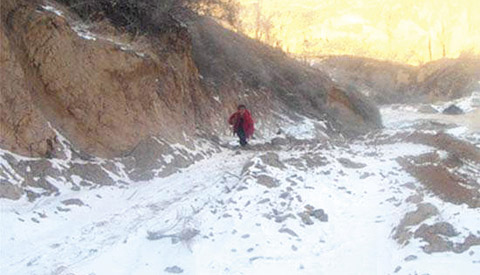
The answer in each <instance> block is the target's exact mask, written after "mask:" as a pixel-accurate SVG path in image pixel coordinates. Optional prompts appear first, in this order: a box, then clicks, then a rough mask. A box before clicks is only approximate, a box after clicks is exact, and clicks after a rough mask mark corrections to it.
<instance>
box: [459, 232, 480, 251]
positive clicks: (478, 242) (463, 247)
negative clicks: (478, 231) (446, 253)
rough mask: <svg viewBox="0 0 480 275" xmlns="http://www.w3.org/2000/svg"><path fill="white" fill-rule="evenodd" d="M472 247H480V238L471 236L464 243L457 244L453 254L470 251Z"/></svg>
mask: <svg viewBox="0 0 480 275" xmlns="http://www.w3.org/2000/svg"><path fill="white" fill-rule="evenodd" d="M472 246H480V237H478V236H475V235H473V234H470V235H468V237H466V238H465V240H464V241H463V243H458V244H455V246H454V247H453V252H455V253H463V252H465V251H467V250H468V249H470V247H472Z"/></svg>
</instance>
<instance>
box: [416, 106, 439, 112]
mask: <svg viewBox="0 0 480 275" xmlns="http://www.w3.org/2000/svg"><path fill="white" fill-rule="evenodd" d="M417 111H418V112H419V113H422V114H437V113H438V110H437V109H435V108H433V107H432V105H422V106H420V107H419V108H418V110H417Z"/></svg>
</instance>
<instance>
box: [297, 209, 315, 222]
mask: <svg viewBox="0 0 480 275" xmlns="http://www.w3.org/2000/svg"><path fill="white" fill-rule="evenodd" d="M298 216H299V217H300V218H301V219H302V222H303V223H304V224H306V225H312V224H313V221H312V219H311V218H310V213H309V212H307V211H304V212H300V213H298Z"/></svg>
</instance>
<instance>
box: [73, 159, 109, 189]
mask: <svg viewBox="0 0 480 275" xmlns="http://www.w3.org/2000/svg"><path fill="white" fill-rule="evenodd" d="M69 173H71V174H72V175H77V176H79V177H81V178H82V179H84V180H88V181H90V182H93V183H94V184H99V185H114V184H115V182H114V181H113V179H112V178H111V177H110V176H109V175H108V173H107V172H105V170H103V169H102V167H101V166H100V165H98V164H94V163H73V164H71V167H70V169H69Z"/></svg>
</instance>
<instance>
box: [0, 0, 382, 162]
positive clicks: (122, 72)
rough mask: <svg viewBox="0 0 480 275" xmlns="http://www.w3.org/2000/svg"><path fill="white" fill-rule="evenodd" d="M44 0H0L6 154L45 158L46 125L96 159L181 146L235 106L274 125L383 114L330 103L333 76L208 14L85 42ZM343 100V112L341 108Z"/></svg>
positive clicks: (350, 102)
mask: <svg viewBox="0 0 480 275" xmlns="http://www.w3.org/2000/svg"><path fill="white" fill-rule="evenodd" d="M40 3H42V1H26V0H5V1H2V5H1V18H2V20H1V29H2V47H1V50H2V62H1V66H2V67H1V72H2V79H7V80H6V81H3V80H2V93H1V96H0V103H1V104H2V118H1V125H2V133H1V136H0V137H1V139H0V140H1V143H0V146H1V147H2V148H5V149H8V150H11V151H12V152H15V153H19V154H22V155H27V156H45V155H49V152H48V151H49V150H52V148H51V147H56V146H57V144H55V141H56V140H57V139H55V135H54V133H53V132H52V130H50V129H49V127H47V122H50V123H51V125H52V127H53V128H55V129H57V130H59V131H60V132H61V133H62V134H63V135H64V136H66V138H67V139H68V140H70V141H71V142H72V144H73V146H74V147H75V148H78V149H79V150H80V151H81V152H85V153H87V154H90V155H94V156H101V157H116V156H121V155H125V154H128V153H129V152H130V151H131V150H132V149H133V148H135V146H136V145H137V144H139V143H140V142H141V141H142V140H145V139H146V138H148V137H149V136H152V135H154V136H159V137H161V138H162V139H164V140H166V141H168V142H179V143H184V142H185V141H184V137H185V136H194V135H195V134H197V133H199V132H204V135H207V136H212V135H215V134H218V133H222V132H223V133H226V132H227V130H228V126H227V125H225V118H226V117H227V116H228V114H229V113H231V112H232V111H233V110H234V109H235V106H236V104H237V103H238V102H242V103H247V104H248V105H249V107H250V108H251V109H252V110H253V112H254V116H255V118H256V119H257V120H261V121H264V125H265V127H271V128H275V127H278V123H279V122H280V121H279V118H276V117H275V116H274V112H273V111H277V112H280V113H284V114H286V115H290V116H292V117H293V118H294V117H295V113H300V114H303V115H307V116H310V117H312V118H319V119H320V118H321V119H327V120H328V121H330V122H331V123H332V124H333V125H334V126H335V127H336V128H337V130H340V131H343V132H344V133H346V134H348V133H350V134H359V133H365V132H367V131H369V130H370V129H372V128H377V127H380V125H381V121H380V115H379V113H378V110H377V109H376V108H375V107H374V106H373V105H372V104H370V103H369V102H368V101H367V100H365V99H364V98H362V97H361V96H359V95H356V94H355V93H354V92H348V91H341V92H342V93H343V96H341V97H333V101H332V99H331V100H329V103H328V104H327V96H326V95H327V93H328V91H329V90H330V89H332V87H333V86H332V82H331V81H330V80H329V79H328V77H326V76H325V75H323V74H321V73H320V72H318V71H316V70H313V69H311V68H308V67H306V66H304V65H302V64H301V63H299V62H296V61H295V60H293V59H290V58H288V57H287V56H286V55H285V54H283V53H279V52H276V51H274V50H273V49H272V48H269V47H267V46H265V45H262V44H260V43H258V42H255V41H253V40H251V39H248V38H246V37H244V36H241V35H239V34H236V33H233V32H231V31H228V30H226V29H224V28H223V27H221V26H220V25H218V24H217V23H216V22H215V21H213V20H211V19H208V18H204V17H201V16H196V15H192V13H188V12H186V13H185V12H184V14H183V15H182V14H181V13H179V14H176V15H171V16H170V17H169V18H168V19H166V20H164V22H163V23H162V24H163V25H161V26H158V29H159V32H158V34H157V35H156V36H155V37H153V36H148V35H147V36H144V37H140V38H138V37H137V38H136V39H135V40H133V42H130V43H129V45H128V46H129V47H130V48H131V49H128V50H125V49H121V45H118V43H115V42H112V41H109V40H107V39H102V38H101V37H97V39H96V40H87V39H83V38H81V37H80V36H78V35H77V33H75V31H73V29H72V27H73V26H74V25H75V24H77V23H75V22H76V20H77V19H76V17H75V15H73V14H70V13H69V12H68V11H66V10H65V9H64V8H62V6H61V5H57V4H55V6H56V7H57V8H59V9H61V10H63V11H64V16H57V15H55V14H54V13H52V12H48V11H45V10H43V9H42V8H40V7H39V4H40ZM185 14H187V15H185ZM175 16H180V18H181V20H184V21H186V22H188V24H187V25H188V26H186V27H185V26H184V25H182V24H181V23H180V22H179V21H178V20H177V19H175ZM105 24H107V23H105ZM97 29H98V28H97ZM100 29H101V28H100ZM114 30H115V29H114V28H112V27H110V28H109V27H106V28H105V31H104V32H103V33H102V32H100V33H99V35H100V36H102V37H109V38H112V39H113V40H114V41H115V40H116V39H117V38H118V37H116V36H119V35H120V36H124V35H125V34H124V33H120V34H118V33H116V32H117V31H114ZM199 73H200V74H199ZM7 76H8V77H7ZM10 76H11V77H10ZM6 91H10V92H8V93H7V92H6ZM12 91H14V92H12ZM215 96H218V98H219V101H216V100H214V97H215ZM331 98H332V97H331ZM335 102H339V103H338V104H336V103H335ZM345 102H347V103H345ZM339 104H340V105H341V106H347V107H345V108H343V109H346V110H344V111H342V112H341V113H338V112H337V111H336V110H337V109H338V105H339ZM332 106H333V107H332ZM4 107H5V108H4ZM212 129H213V130H212ZM49 139H50V140H53V141H52V142H50V145H48V144H47V140H49Z"/></svg>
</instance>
